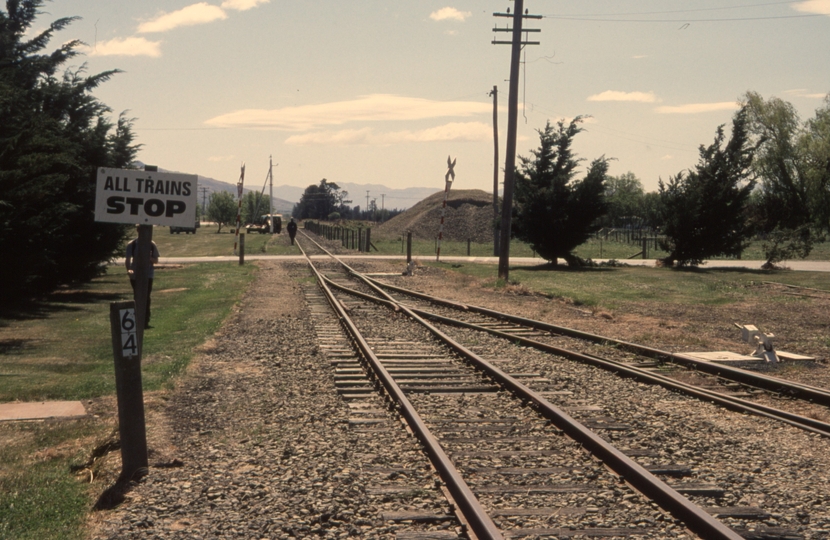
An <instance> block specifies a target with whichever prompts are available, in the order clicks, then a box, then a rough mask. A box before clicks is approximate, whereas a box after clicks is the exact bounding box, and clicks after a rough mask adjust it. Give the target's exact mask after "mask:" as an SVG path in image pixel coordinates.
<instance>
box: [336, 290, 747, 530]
mask: <svg viewBox="0 0 830 540" xmlns="http://www.w3.org/2000/svg"><path fill="white" fill-rule="evenodd" d="M324 279H326V281H327V282H328V284H329V285H330V286H332V287H334V288H337V289H338V290H343V291H344V292H346V289H348V288H347V287H343V286H342V285H338V284H336V283H334V282H333V281H331V280H330V279H328V278H325V276H324ZM354 292H358V291H354ZM361 297H363V298H366V299H370V300H372V299H374V300H381V299H377V298H376V297H373V296H372V295H367V294H365V293H361ZM390 298H391V297H390ZM390 302H395V301H394V300H391V301H390V300H386V301H384V302H383V303H384V304H386V305H389V303H390ZM397 306H398V308H399V309H400V310H401V311H403V312H404V313H406V314H407V315H409V316H410V317H411V318H412V319H413V320H415V321H417V322H419V323H420V324H421V325H422V326H424V327H425V328H427V329H428V330H429V331H430V332H431V333H432V334H433V335H435V336H436V337H438V338H439V339H440V340H441V341H443V342H444V343H445V344H447V345H448V346H450V347H451V348H452V349H453V350H454V351H455V352H456V353H458V354H459V355H460V356H462V357H463V358H465V359H467V360H468V361H469V362H470V363H471V364H472V365H473V366H475V367H477V368H478V369H479V370H481V371H483V372H484V373H486V374H487V375H488V376H490V377H491V378H493V379H494V380H495V381H496V382H497V383H498V384H499V385H501V386H502V387H503V388H505V389H506V390H509V391H510V392H512V393H513V394H514V395H515V396H516V397H518V398H519V399H522V400H524V401H527V402H529V403H532V404H533V405H534V406H535V408H536V409H537V410H538V411H539V412H540V414H542V415H543V416H544V417H545V418H547V419H548V420H550V421H551V423H552V424H553V425H555V426H556V427H557V428H559V429H560V430H562V431H563V432H564V433H566V434H567V435H568V436H569V437H571V438H572V439H573V440H575V441H576V442H578V443H580V444H581V445H582V446H583V447H584V448H586V449H587V450H588V451H589V452H591V453H592V454H594V455H595V456H597V457H598V458H599V459H600V460H602V462H603V463H605V464H606V465H608V466H609V467H610V468H611V469H612V470H613V471H614V472H616V473H617V474H618V475H620V476H621V477H622V478H624V479H625V481H626V482H628V483H629V484H630V485H631V486H633V487H634V488H635V489H637V490H638V491H640V492H641V493H643V494H644V495H646V496H647V497H649V498H650V499H651V500H653V501H654V502H656V503H657V504H658V505H660V506H661V507H662V508H663V509H665V510H666V511H668V512H670V513H671V514H673V515H674V516H675V517H677V518H679V519H680V520H682V521H683V522H684V523H685V524H686V525H687V526H688V527H689V529H690V530H692V531H693V532H694V533H695V534H698V535H700V536H701V537H703V538H707V539H711V540H720V539H731V540H739V539H741V538H742V537H741V536H740V535H739V534H738V533H736V532H735V531H733V530H732V529H730V528H729V527H727V526H726V525H724V524H723V523H721V522H720V521H718V520H717V519H715V518H714V517H712V516H711V515H710V514H709V513H707V512H706V511H704V510H703V509H702V508H700V507H699V506H697V505H696V504H694V503H692V502H691V501H689V499H687V498H686V497H684V496H683V495H681V494H680V493H678V492H677V491H675V490H674V489H673V488H671V487H670V486H669V485H668V484H666V483H665V482H663V481H662V480H660V479H659V478H657V477H656V476H654V475H653V474H652V473H650V472H649V471H648V470H646V469H645V468H644V467H643V466H641V465H640V464H638V463H637V462H635V461H634V460H632V459H631V458H629V457H628V456H626V455H625V454H624V453H622V452H620V451H619V450H618V449H617V448H615V447H614V446H613V445H611V444H609V443H608V442H606V441H605V440H604V439H602V437H600V436H599V435H597V434H596V433H594V432H593V431H592V430H591V429H589V428H587V427H585V426H583V425H582V424H581V423H579V422H578V421H576V420H575V419H574V418H573V417H571V416H570V415H568V414H567V413H566V412H564V411H563V410H562V409H560V408H558V407H556V406H555V405H553V404H552V403H550V402H549V401H548V400H546V399H545V398H544V397H542V396H541V395H540V394H538V393H536V392H534V391H533V390H531V389H530V388H529V387H527V386H525V385H524V384H522V383H520V382H519V381H518V380H516V379H515V378H513V377H511V376H510V375H508V374H507V373H505V372H504V371H502V370H501V369H499V368H498V367H496V366H494V365H492V364H491V363H489V362H488V361H486V360H485V359H483V358H481V357H480V356H478V355H477V354H476V353H474V352H473V351H471V350H469V349H467V348H466V347H464V346H463V345H461V344H460V343H457V342H456V341H455V340H453V339H452V338H451V337H450V336H448V335H447V334H445V333H443V332H442V331H441V330H439V329H438V328H436V327H435V326H434V325H432V324H430V323H429V322H428V321H426V320H425V319H424V318H422V317H421V316H420V315H418V314H416V313H415V312H414V310H412V309H410V308H409V307H408V306H405V305H402V304H400V303H397Z"/></svg>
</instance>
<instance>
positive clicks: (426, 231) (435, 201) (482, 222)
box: [372, 189, 493, 242]
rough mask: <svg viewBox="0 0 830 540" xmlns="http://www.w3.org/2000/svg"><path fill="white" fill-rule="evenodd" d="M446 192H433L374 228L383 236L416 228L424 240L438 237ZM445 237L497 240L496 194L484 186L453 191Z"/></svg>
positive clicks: (415, 235)
mask: <svg viewBox="0 0 830 540" xmlns="http://www.w3.org/2000/svg"><path fill="white" fill-rule="evenodd" d="M443 203H444V192H443V191H442V192H439V193H436V194H434V195H430V196H429V197H427V198H426V199H424V200H423V201H421V202H419V203H418V204H416V205H415V206H413V207H412V208H410V209H409V210H407V211H406V212H404V213H402V214H398V215H397V216H395V217H393V218H392V219H390V220H389V221H387V222H386V223H384V224H382V225H380V226H379V227H376V228H374V230H373V231H372V233H373V234H377V235H379V237H381V238H390V237H397V236H401V235H403V234H406V231H412V236H413V237H416V238H420V239H425V238H435V237H437V236H438V227H439V225H440V222H441V207H442V205H443ZM444 238H445V239H447V240H457V241H460V242H463V241H466V240H467V239H468V238H469V239H471V240H472V241H473V242H492V241H493V195H492V194H491V193H487V192H486V191H482V190H480V189H466V190H464V189H462V190H457V191H452V190H451V191H450V196H449V198H448V199H447V212H446V214H445V216H444Z"/></svg>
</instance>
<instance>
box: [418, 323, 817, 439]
mask: <svg viewBox="0 0 830 540" xmlns="http://www.w3.org/2000/svg"><path fill="white" fill-rule="evenodd" d="M413 311H415V312H416V313H418V314H419V315H421V316H423V317H426V318H428V319H433V320H437V321H439V322H441V323H444V324H448V325H452V326H458V327H462V328H468V329H471V330H477V331H480V332H487V333H489V334H492V335H495V336H498V337H501V338H504V339H507V340H510V341H513V342H516V343H519V344H521V345H525V346H528V347H533V348H535V349H539V350H542V351H545V352H549V353H552V354H557V355H559V356H564V357H566V358H569V359H571V360H576V361H579V362H583V363H586V364H590V365H593V366H597V367H601V368H603V369H606V370H608V371H613V372H615V373H618V374H620V373H622V374H624V375H626V376H628V377H631V378H635V379H637V380H640V381H645V382H649V383H652V384H658V385H660V386H663V387H664V388H669V389H671V390H677V391H680V392H683V393H685V394H688V395H690V396H694V397H696V398H699V399H702V400H706V401H712V402H714V403H717V404H718V405H721V406H724V407H726V408H728V409H731V410H735V411H739V412H746V413H750V414H754V415H757V416H762V417H764V418H770V419H772V420H776V421H779V422H784V423H786V424H789V425H791V426H794V427H797V428H799V429H803V430H806V431H809V432H810V433H815V434H817V435H822V436H824V437H830V424H828V423H826V422H822V421H820V420H816V419H813V418H808V417H806V416H801V415H798V414H794V413H790V412H787V411H782V410H780V409H776V408H774V407H768V406H766V405H761V404H759V403H753V402H751V401H747V400H744V399H741V398H737V397H733V396H730V395H728V394H722V393H720V392H716V391H714V390H707V389H705V388H701V387H699V386H695V385H692V384H687V383H683V382H680V381H677V380H675V379H672V378H671V377H667V376H665V375H660V374H658V373H651V372H649V371H646V370H644V369H640V368H638V367H634V366H628V365H626V364H625V363H624V362H618V361H616V360H612V359H610V358H602V357H600V356H596V355H592V354H586V353H579V352H576V351H571V350H568V349H562V348H560V347H557V346H555V345H550V344H547V343H542V342H540V341H536V340H533V339H530V338H525V337H522V336H516V335H514V334H510V333H509V332H502V331H500V330H495V329H493V328H486V327H484V326H478V325H476V324H473V323H468V322H464V321H459V320H456V319H451V318H449V317H443V316H441V315H437V314H435V313H430V312H428V311H422V310H418V309H413Z"/></svg>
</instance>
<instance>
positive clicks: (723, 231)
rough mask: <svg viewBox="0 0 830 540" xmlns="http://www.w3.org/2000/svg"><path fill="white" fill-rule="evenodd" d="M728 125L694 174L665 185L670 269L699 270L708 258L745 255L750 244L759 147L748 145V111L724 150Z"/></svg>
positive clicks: (665, 243)
mask: <svg viewBox="0 0 830 540" xmlns="http://www.w3.org/2000/svg"><path fill="white" fill-rule="evenodd" d="M724 139H725V135H724V132H723V126H719V127H718V129H717V135H716V136H715V141H714V142H713V143H712V144H711V145H710V146H708V147H704V146H703V145H701V146H700V161H699V162H698V164H697V165H696V166H695V168H694V170H690V171H686V172H685V173H684V172H680V173H678V174H677V176H674V177H672V178H670V179H669V182H668V183H667V184H664V183H663V181H662V180H661V181H660V183H659V188H660V189H659V193H660V199H661V202H662V212H663V220H664V223H665V229H664V233H665V235H666V239H665V240H664V241H663V242H662V244H663V245H662V248H663V249H664V250H665V251H668V252H669V255H668V256H667V257H666V258H665V259H664V262H665V263H666V264H667V265H669V266H672V265H675V264H677V265H679V266H686V265H699V264H701V263H702V262H703V260H704V259H707V258H710V257H714V256H718V255H726V256H739V255H740V254H741V252H742V251H743V250H744V249H745V247H746V244H747V243H748V241H749V237H750V230H749V227H748V225H747V215H746V207H747V203H748V201H749V196H750V193H751V192H752V188H753V186H754V185H755V183H754V181H752V180H751V179H750V165H751V164H752V157H753V152H754V148H752V147H750V146H749V144H748V134H747V114H746V109H743V108H742V109H741V110H739V111H738V112H737V113H736V114H735V117H734V118H733V121H732V136H731V138H730V140H729V142H728V143H727V144H726V146H725V147H723V142H724Z"/></svg>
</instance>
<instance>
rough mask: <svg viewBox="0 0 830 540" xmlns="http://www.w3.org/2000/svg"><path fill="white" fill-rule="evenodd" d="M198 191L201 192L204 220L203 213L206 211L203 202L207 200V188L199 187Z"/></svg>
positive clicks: (203, 218)
mask: <svg viewBox="0 0 830 540" xmlns="http://www.w3.org/2000/svg"><path fill="white" fill-rule="evenodd" d="M199 191H201V192H202V221H204V220H205V213H206V212H207V206H206V205H205V202H206V201H207V193H208V188H206V187H200V188H199Z"/></svg>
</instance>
